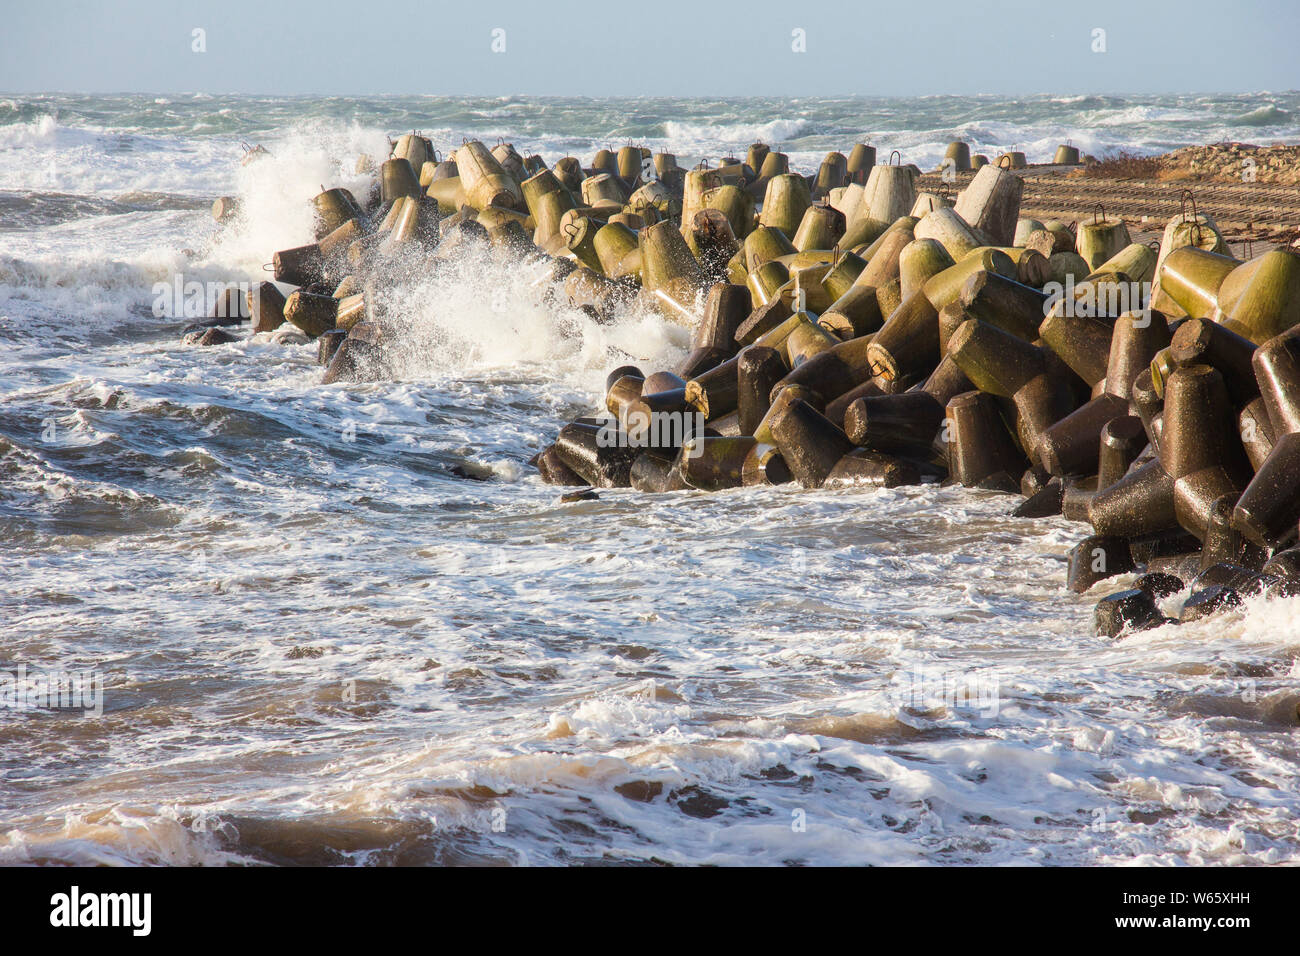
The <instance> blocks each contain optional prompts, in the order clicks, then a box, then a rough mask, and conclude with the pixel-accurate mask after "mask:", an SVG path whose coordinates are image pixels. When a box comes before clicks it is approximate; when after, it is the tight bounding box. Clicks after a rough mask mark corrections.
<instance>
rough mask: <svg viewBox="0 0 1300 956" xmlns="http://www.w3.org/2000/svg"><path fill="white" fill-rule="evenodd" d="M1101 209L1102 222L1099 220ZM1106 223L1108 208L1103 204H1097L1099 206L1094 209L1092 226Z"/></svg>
mask: <svg viewBox="0 0 1300 956" xmlns="http://www.w3.org/2000/svg"><path fill="white" fill-rule="evenodd" d="M1099 209H1100V210H1101V219H1100V220H1098V219H1097V210H1099ZM1105 222H1106V207H1105V206H1103V205H1102V204H1101V203H1097V205H1095V206H1093V207H1092V224H1093V225H1094V226H1096V225H1101V224H1104V223H1105Z"/></svg>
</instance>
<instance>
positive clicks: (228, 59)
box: [0, 0, 1300, 96]
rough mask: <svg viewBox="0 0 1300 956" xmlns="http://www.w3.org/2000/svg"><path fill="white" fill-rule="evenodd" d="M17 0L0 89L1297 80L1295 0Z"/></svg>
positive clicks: (561, 89)
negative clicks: (1070, 0) (452, 0)
mask: <svg viewBox="0 0 1300 956" xmlns="http://www.w3.org/2000/svg"><path fill="white" fill-rule="evenodd" d="M20 2H21V6H18V5H17V4H14V3H13V2H12V0H10V2H7V3H5V4H4V7H3V8H2V9H0V91H4V92H9V93H28V92H82V93H110V92H142V93H181V92H205V93H261V94H270V95H290V94H326V95H346V94H355V95H373V94H384V93H410V94H448V95H456V94H460V95H487V96H506V95H518V94H523V95H548V96H583V95H590V96H636V95H664V96H671V95H698V96H743V95H754V96H834V95H845V96H850V95H864V96H907V95H932V94H965V93H993V94H1024V93H1060V94H1079V93H1200V92H1253V91H1261V90H1271V91H1281V90H1290V89H1296V88H1298V87H1300V58H1298V57H1297V56H1296V54H1295V44H1296V40H1297V37H1298V36H1300V0H1181V2H1169V0H1086V2H1075V3H1061V2H1050V0H926V2H923V3H922V2H908V0H859V2H848V0H802V2H798V0H741V2H738V3H734V2H723V0H704V2H701V0H695V2H683V0H603V2H590V0H584V2H581V3H576V2H570V0H529V2H523V0H476V2H471V0H458V2H455V3H446V2H440V0H424V2H419V0H382V2H373V0H372V2H358V0H315V2H304V0H280V2H277V0H261V2H250V0H221V2H214V0H120V2H103V0H101V2H93V0H20ZM15 7H16V8H15ZM195 31H201V32H199V33H196V32H195ZM496 31H503V32H496ZM799 31H802V32H801V33H800V32H799ZM1097 31H1104V32H1103V33H1098V32H1097ZM200 41H201V42H200ZM801 41H802V42H801ZM801 45H802V51H800V50H798V48H799V47H800V46H801ZM200 47H201V49H200Z"/></svg>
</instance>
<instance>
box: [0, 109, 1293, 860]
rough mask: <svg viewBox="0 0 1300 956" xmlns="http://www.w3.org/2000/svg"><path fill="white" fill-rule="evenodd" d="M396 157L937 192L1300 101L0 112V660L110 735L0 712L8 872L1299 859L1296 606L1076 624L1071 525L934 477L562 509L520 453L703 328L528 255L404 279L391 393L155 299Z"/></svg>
mask: <svg viewBox="0 0 1300 956" xmlns="http://www.w3.org/2000/svg"><path fill="white" fill-rule="evenodd" d="M411 129H419V130H422V131H424V132H425V133H426V134H428V135H430V136H431V137H432V138H433V139H434V142H435V145H436V146H439V147H440V148H443V149H446V148H450V147H454V146H455V145H457V144H459V143H460V142H461V138H462V137H463V136H476V137H480V138H482V139H484V140H488V141H492V142H495V140H496V138H497V137H510V138H511V139H512V140H513V141H514V142H515V144H516V145H517V146H518V147H519V149H520V150H521V151H522V152H525V153H527V152H540V153H542V154H543V155H544V156H545V157H546V158H547V159H548V160H554V159H557V158H559V157H560V156H562V155H565V154H567V153H575V154H578V155H582V156H584V157H589V156H590V154H591V152H592V151H593V150H594V149H596V148H599V147H601V146H607V145H612V146H617V145H621V144H623V143H625V142H627V141H629V140H633V141H636V142H641V143H646V144H649V145H651V146H652V147H655V148H667V149H670V150H673V151H675V152H676V153H677V154H678V155H679V158H681V159H682V160H683V161H688V160H689V161H693V160H695V159H698V158H701V157H709V158H713V159H716V158H718V157H720V156H722V155H724V154H726V153H728V152H735V151H739V150H743V148H744V147H745V146H746V145H748V144H749V143H750V142H752V141H753V140H754V139H755V138H761V139H763V140H764V141H766V142H769V143H771V144H773V145H774V146H778V147H780V148H782V149H784V150H785V151H786V152H788V153H789V154H790V155H791V157H792V159H793V160H794V162H795V164H796V166H802V167H803V168H805V169H810V168H811V167H812V165H814V164H815V163H816V162H817V161H819V160H820V158H821V156H822V155H823V154H824V153H825V152H826V151H827V150H829V149H832V148H840V149H845V148H847V147H848V146H850V145H851V144H852V143H854V142H857V141H862V140H866V141H869V142H871V143H873V144H875V145H877V146H878V147H879V148H880V150H881V153H882V159H883V157H884V155H887V151H888V150H892V149H898V150H900V152H901V153H902V156H903V160H904V161H905V162H916V163H918V164H919V165H921V166H922V167H924V168H932V167H933V166H935V165H936V164H937V163H938V161H939V159H940V157H941V156H942V151H943V147H944V144H945V143H946V142H947V141H948V140H949V139H951V138H953V137H954V136H960V137H963V138H965V139H966V140H967V141H969V142H970V143H971V144H972V147H973V148H974V149H975V150H977V151H983V152H988V153H993V152H995V151H997V150H1000V149H1005V148H1010V147H1013V146H1014V147H1018V148H1021V149H1023V150H1025V151H1026V152H1027V153H1028V154H1029V158H1030V160H1031V161H1044V160H1046V159H1048V158H1049V157H1050V154H1051V151H1052V150H1053V149H1054V148H1055V146H1056V145H1057V144H1058V143H1059V142H1063V141H1064V140H1066V139H1067V138H1068V139H1071V140H1072V141H1073V142H1074V143H1075V144H1076V145H1078V146H1080V147H1082V148H1083V149H1084V150H1085V151H1088V152H1093V153H1098V154H1100V153H1103V152H1105V151H1107V150H1110V149H1116V148H1136V149H1139V150H1143V151H1156V150H1163V149H1167V148H1170V147H1173V146H1177V145H1181V144H1187V143H1200V142H1212V141H1217V140H1221V139H1238V140H1247V141H1252V142H1259V143H1266V142H1273V141H1295V140H1296V139H1297V137H1300V94H1295V93H1286V94H1258V95H1249V96H1246V95H1242V96H1235V95H1234V96H1227V95H1225V96H1201V97H1147V98H1137V97H1115V96H1095V97H1070V98H1055V99H1054V98H1050V97H1039V98H1032V99H1027V100H1018V101H1007V100H1001V99H996V98H986V97H965V98H925V99H918V100H869V99H861V100H845V99H834V100H831V99H801V100H793V101H778V100H703V99H692V100H682V99H647V100H627V101H602V100H562V99H547V100H529V99H524V98H508V99H490V100H489V99H479V100H474V99H469V100H457V101H447V100H439V99H432V98H417V97H407V98H383V99H341V98H331V99H264V98H251V97H240V98H230V97H211V96H190V95H174V96H170V97H152V96H150V97H115V98H104V97H86V96H66V95H60V96H54V95H51V96H24V97H20V98H13V99H8V100H4V99H0V341H2V342H3V345H4V348H3V350H2V351H0V393H2V394H3V416H0V540H2V542H3V543H2V544H0V548H2V549H3V550H2V552H0V553H2V555H3V560H4V562H5V565H6V575H5V587H4V590H3V597H2V598H0V602H2V606H0V672H3V673H8V674H14V673H16V672H17V671H18V669H19V668H26V669H27V672H28V674H29V675H30V674H31V673H34V672H51V671H63V672H93V673H95V674H97V675H99V677H100V678H101V679H102V681H103V693H102V704H103V713H102V715H99V716H96V715H94V714H90V715H86V714H84V713H83V711H82V710H74V709H70V708H66V707H65V708H62V709H53V708H35V709H33V708H17V707H7V708H4V709H0V780H2V781H3V786H2V787H0V862H3V863H19V862H67V863H93V862H110V863H226V862H240V863H266V862H270V863H289V862H305V863H330V862H339V863H439V862H484V863H507V864H515V863H533V864H553V863H564V862H604V863H611V862H612V863H624V862H626V863H646V862H667V863H761V864H778V863H814V864H827V863H873V864H889V863H988V864H994V863H999V864H1000V863H1134V862H1136V863H1225V864H1239V863H1281V862H1295V861H1296V860H1297V859H1300V825H1298V824H1297V816H1296V811H1297V809H1298V808H1300V792H1298V785H1300V762H1298V758H1300V747H1298V746H1297V744H1298V742H1300V738H1298V736H1297V730H1296V718H1295V711H1296V705H1297V701H1298V700H1300V692H1298V691H1297V680H1296V679H1297V677H1300V664H1297V655H1298V654H1300V624H1298V623H1297V615H1300V599H1295V600H1273V601H1263V600H1251V601H1248V602H1247V603H1246V605H1245V606H1244V607H1243V608H1242V609H1239V610H1236V611H1231V612H1228V613H1225V614H1223V615H1221V616H1219V617H1216V618H1214V619H1212V620H1208V621H1203V622H1200V623H1196V624H1191V625H1186V626H1182V627H1174V626H1166V627H1163V628H1159V629H1157V630H1154V631H1150V632H1146V633H1143V634H1141V635H1138V636H1133V637H1128V638H1125V639H1123V640H1120V641H1110V640H1105V639H1101V638H1098V637H1095V636H1093V634H1092V628H1091V610H1092V605H1093V604H1094V603H1095V601H1096V599H1097V597H1098V594H1099V593H1105V592H1106V591H1107V590H1110V589H1111V588H1110V585H1111V583H1115V584H1117V585H1118V584H1121V583H1123V582H1124V581H1125V580H1127V579H1126V578H1121V579H1119V580H1118V581H1117V582H1108V583H1106V584H1103V585H1099V586H1098V588H1097V589H1095V591H1094V593H1092V594H1090V595H1085V596H1082V597H1080V596H1075V595H1072V594H1070V593H1069V592H1067V591H1066V590H1065V589H1064V587H1063V583H1064V572H1065V552H1066V550H1067V548H1068V547H1069V546H1070V545H1071V543H1072V542H1073V541H1075V540H1077V539H1078V538H1079V537H1080V536H1082V534H1083V533H1084V529H1083V527H1082V526H1079V525H1071V524H1070V523H1068V522H1066V521H1064V520H1062V519H1053V520H1039V521H1025V520H1016V521H1013V520H1010V519H1008V518H1007V517H1006V512H1007V511H1008V510H1009V506H1010V503H1009V502H1010V500H1009V499H1008V498H1006V497H1003V496H998V495H994V494H990V493H982V492H973V491H967V490H963V489H959V488H940V487H937V486H922V487H914V488H905V489H898V490H892V491H877V492H826V491H822V492H809V491H803V490H800V489H798V488H795V487H792V486H786V487H781V488H776V489H762V490H759V489H747V490H740V491H732V492H724V493H719V494H714V495H709V494H704V493H695V492H689V493H673V494H667V495H658V496H644V495H639V494H636V493H634V492H631V491H603V492H601V497H600V499H599V500H597V501H590V502H583V503H580V504H572V505H561V504H559V503H558V491H557V490H556V489H555V488H553V487H547V486H544V485H542V484H541V483H540V482H539V481H538V479H537V478H536V476H535V474H534V473H533V471H532V469H531V468H529V467H527V465H526V461H527V459H528V458H529V457H530V456H531V455H532V454H533V453H534V452H535V451H537V450H538V449H539V448H540V447H542V446H543V445H544V443H546V442H547V441H548V440H549V439H550V438H551V437H552V436H553V435H554V433H555V431H556V430H557V429H558V427H559V426H560V424H561V423H562V422H564V421H565V420H567V419H570V418H572V417H574V416H576V415H580V414H586V413H588V412H589V411H590V409H592V408H593V407H594V404H595V402H596V400H597V397H598V394H599V389H600V387H601V383H602V381H603V377H604V373H605V372H606V371H607V370H608V369H609V368H611V367H612V366H613V365H615V364H619V363H621V362H624V361H628V360H633V361H636V362H638V363H640V364H642V367H644V368H647V369H654V368H661V367H668V366H669V365H670V364H671V363H672V362H673V361H675V360H676V359H677V358H678V357H680V356H681V354H682V350H683V348H684V346H685V345H686V341H685V335H684V333H683V332H682V330H680V329H677V328H675V327H669V326H666V325H664V324H663V323H662V322H660V321H659V320H657V319H654V318H651V317H648V316H645V315H640V314H636V313H628V314H626V315H624V316H622V317H621V318H620V320H619V321H617V322H616V323H614V324H612V325H603V326H602V325H596V324H594V323H592V322H591V321H590V320H589V319H588V318H587V317H586V316H585V315H584V314H582V313H580V312H575V311H572V310H568V309H566V308H560V307H556V306H554V305H548V304H547V300H546V299H545V297H544V296H543V294H542V290H541V289H540V288H539V286H538V285H537V282H536V276H534V275H532V274H530V273H528V272H527V271H524V272H518V271H516V272H511V271H509V270H508V269H506V268H505V267H503V266H501V265H493V264H470V263H465V264H462V265H461V266H459V267H458V268H456V269H449V270H443V271H441V272H439V273H437V274H436V275H429V276H420V275H416V276H409V277H407V278H406V279H405V280H404V283H403V285H402V286H401V287H400V288H399V289H398V290H397V301H399V302H400V307H401V308H402V309H403V310H404V312H405V314H406V316H407V317H408V318H409V319H410V320H411V321H412V322H413V323H414V325H415V327H416V328H418V329H420V330H422V331H423V333H425V334H423V335H421V336H420V341H422V342H426V343H432V344H429V345H425V346H422V347H421V348H420V349H418V350H413V351H412V352H411V353H410V354H408V355H406V356H405V357H404V358H405V361H404V363H403V366H402V374H401V376H400V379H399V380H398V381H395V382H388V383H382V384H370V385H363V386H356V385H333V386H321V385H319V384H318V382H319V380H320V369H319V368H318V367H317V366H316V365H315V364H314V358H315V349H314V347H312V346H293V345H276V344H273V343H271V342H266V341H250V340H244V341H241V342H239V343H236V344H233V345H226V346H220V347H214V348H207V349H193V348H184V347H182V346H181V345H180V344H179V335H178V332H179V330H180V328H181V327H182V326H183V325H184V324H185V321H186V320H184V319H176V318H156V317H155V316H154V313H153V311H152V308H151V306H152V304H153V302H154V298H155V293H154V291H153V287H154V284H155V283H158V282H164V283H170V282H172V281H174V279H175V277H176V276H177V275H178V274H181V275H183V276H184V278H186V279H197V280H200V281H224V280H233V281H239V280H248V279H257V278H261V277H262V276H263V275H264V273H263V272H262V266H263V263H265V262H267V261H269V259H270V255H271V253H272V252H273V251H274V250H276V249H279V248H284V247H288V246H293V245H298V244H301V243H303V242H305V241H309V239H310V229H311V216H310V210H309V207H308V200H309V199H310V197H311V196H312V195H313V194H314V193H315V192H317V191H318V190H319V188H320V187H321V185H326V186H328V185H335V184H340V185H348V186H353V187H356V188H358V189H359V188H360V187H361V180H360V179H359V178H358V177H356V176H355V175H352V173H351V170H352V169H353V166H354V163H355V158H356V156H357V154H358V153H360V152H369V153H371V154H373V155H380V156H382V155H383V154H384V153H385V152H386V150H387V139H386V137H387V136H388V135H395V134H397V133H400V132H403V131H407V130H411ZM243 142H248V143H254V142H260V143H262V144H264V145H265V146H267V147H268V148H269V149H270V150H271V153H272V156H271V158H270V159H268V160H264V161H262V162H259V163H255V164H251V165H249V166H247V167H241V166H240V164H239V159H240V157H241V149H240V144H241V143H243ZM218 195H237V196H239V197H240V198H241V200H242V202H243V208H244V209H245V210H246V215H245V216H244V217H243V218H242V219H241V220H239V221H238V222H236V223H235V224H234V225H232V226H231V227H229V228H227V229H226V230H224V231H222V232H218V230H217V227H215V226H214V225H213V223H212V222H211V218H210V216H209V214H208V211H207V206H208V204H209V203H210V202H211V200H212V199H213V198H214V197H215V196H218ZM490 299H495V300H496V303H495V304H496V305H497V306H498V308H492V307H491V305H490V303H489V300H490ZM501 303H504V304H505V308H504V309H502V308H500V307H499V306H500V305H501ZM467 476H470V477H467ZM474 479H480V480H474ZM1185 597H1186V595H1185V594H1183V595H1176V596H1174V597H1173V598H1171V599H1170V600H1169V602H1167V605H1166V606H1167V609H1168V610H1171V611H1176V609H1177V607H1178V605H1179V603H1180V602H1181V600H1182V599H1183V598H1185ZM0 684H3V678H0Z"/></svg>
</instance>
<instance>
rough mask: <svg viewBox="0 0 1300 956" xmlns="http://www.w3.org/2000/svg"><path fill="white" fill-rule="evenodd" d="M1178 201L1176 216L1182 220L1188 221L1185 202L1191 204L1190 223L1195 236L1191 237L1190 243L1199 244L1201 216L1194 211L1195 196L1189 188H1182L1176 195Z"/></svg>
mask: <svg viewBox="0 0 1300 956" xmlns="http://www.w3.org/2000/svg"><path fill="white" fill-rule="evenodd" d="M1178 202H1179V207H1180V212H1179V215H1178V218H1179V219H1180V220H1182V221H1183V222H1187V221H1188V219H1187V204H1188V203H1189V202H1190V203H1191V204H1192V218H1191V223H1192V232H1193V234H1194V236H1195V238H1194V239H1192V245H1194V246H1199V245H1200V244H1201V236H1202V233H1201V217H1200V215H1199V214H1198V213H1197V212H1196V196H1195V194H1194V193H1193V192H1192V191H1191V190H1190V189H1184V190H1183V191H1182V192H1181V193H1180V194H1179V196H1178Z"/></svg>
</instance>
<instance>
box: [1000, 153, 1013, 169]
mask: <svg viewBox="0 0 1300 956" xmlns="http://www.w3.org/2000/svg"><path fill="white" fill-rule="evenodd" d="M1004 159H1005V160H1006V161H1007V164H1006V166H1003V165H1002V160H1004ZM1010 168H1011V154H1010V153H1003V154H1002V155H1001V156H999V157H998V169H1010Z"/></svg>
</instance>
